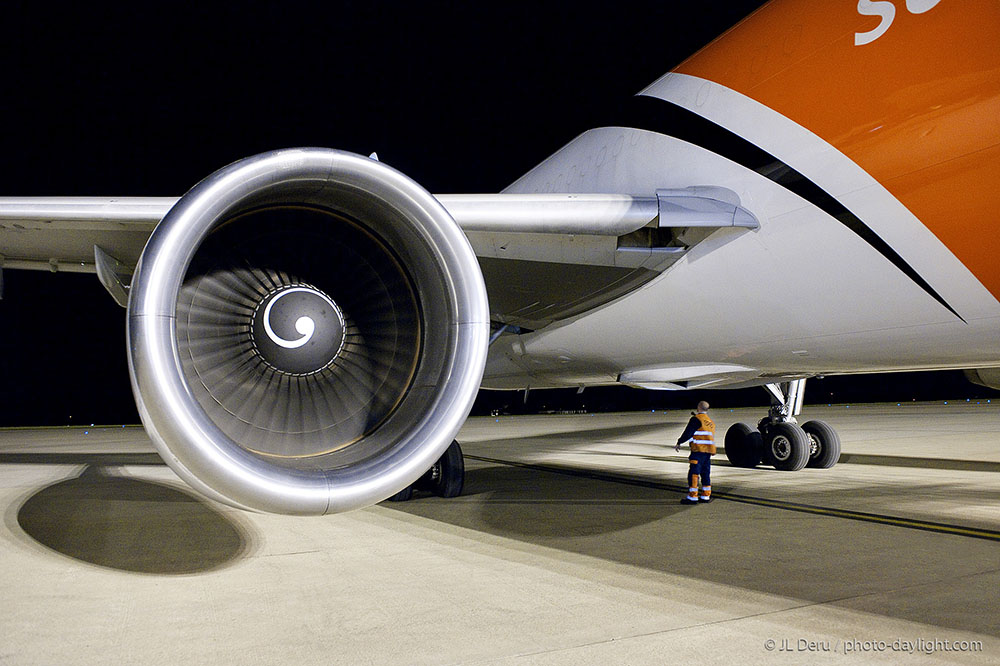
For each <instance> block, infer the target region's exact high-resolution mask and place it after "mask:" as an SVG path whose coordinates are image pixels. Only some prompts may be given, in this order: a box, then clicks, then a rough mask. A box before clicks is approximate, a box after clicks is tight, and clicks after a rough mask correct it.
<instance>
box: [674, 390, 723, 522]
mask: <svg viewBox="0 0 1000 666" xmlns="http://www.w3.org/2000/svg"><path fill="white" fill-rule="evenodd" d="M707 412H708V403H707V402H705V401H704V400H702V401H701V402H699V403H698V410H697V411H695V412H692V413H691V420H690V421H688V424H687V427H686V428H684V433H683V434H682V435H681V436H680V439H678V440H677V446H675V447H674V451H680V450H681V444H687V443H688V442H691V455H690V456H689V457H688V462H689V463H691V464H690V465H688V494H687V497H685V498H684V499H682V500H681V504H698V503H699V502H711V501H712V478H711V473H712V456H714V455H715V423H714V422H713V421H712V419H710V418H708V413H707ZM699 486H700V487H701V494H700V495H699V494H698V488H699Z"/></svg>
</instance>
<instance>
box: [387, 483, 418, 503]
mask: <svg viewBox="0 0 1000 666" xmlns="http://www.w3.org/2000/svg"><path fill="white" fill-rule="evenodd" d="M412 497H413V486H406V487H405V488H403V489H402V490H400V491H399V492H398V493H396V494H395V495H393V496H392V497H390V498H388V500H389V501H390V502H408V501H410V498H412Z"/></svg>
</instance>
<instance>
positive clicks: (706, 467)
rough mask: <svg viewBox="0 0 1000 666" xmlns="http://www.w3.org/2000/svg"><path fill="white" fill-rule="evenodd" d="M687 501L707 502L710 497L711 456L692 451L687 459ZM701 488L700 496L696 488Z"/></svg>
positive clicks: (702, 452) (703, 452) (704, 452)
mask: <svg viewBox="0 0 1000 666" xmlns="http://www.w3.org/2000/svg"><path fill="white" fill-rule="evenodd" d="M688 462H689V463H690V465H688V467H689V469H688V499H690V500H698V499H703V500H707V499H709V498H710V497H711V496H712V454H711V453H708V452H706V451H692V452H691V455H690V456H689V457H688ZM699 486H701V496H700V497H699V495H698V487H699Z"/></svg>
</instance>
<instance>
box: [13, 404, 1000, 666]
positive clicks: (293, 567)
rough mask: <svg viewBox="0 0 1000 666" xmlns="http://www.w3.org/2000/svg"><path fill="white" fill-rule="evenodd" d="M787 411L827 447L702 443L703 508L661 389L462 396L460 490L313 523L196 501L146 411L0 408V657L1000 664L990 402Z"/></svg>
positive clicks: (745, 413) (998, 413) (997, 514)
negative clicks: (641, 394)
mask: <svg viewBox="0 0 1000 666" xmlns="http://www.w3.org/2000/svg"><path fill="white" fill-rule="evenodd" d="M712 416H713V418H714V419H715V421H716V423H717V425H718V427H719V432H720V440H721V434H722V433H724V432H725V429H726V428H727V427H728V426H729V425H730V424H731V423H733V422H735V421H737V420H742V421H744V422H748V423H754V422H755V421H756V420H757V419H758V418H759V417H760V416H762V412H761V410H760V409H759V408H758V409H753V410H732V411H730V410H728V409H727V410H713V411H712ZM803 416H804V417H805V418H804V419H802V420H807V419H810V418H821V419H824V420H827V421H828V422H829V423H830V424H831V425H833V426H834V427H835V428H837V429H838V431H839V432H840V434H841V437H842V439H843V444H844V454H843V456H842V458H841V462H840V463H839V464H838V465H837V466H836V467H834V468H833V469H830V470H813V469H805V470H801V471H799V472H778V471H775V470H773V469H770V468H759V469H754V470H746V469H737V468H733V467H730V466H728V464H727V463H726V459H725V456H724V455H719V456H716V458H715V465H714V466H713V479H712V486H713V490H714V492H715V495H716V498H717V499H716V500H715V501H713V502H712V503H710V504H707V505H700V506H693V507H687V506H682V505H680V504H679V503H678V502H679V500H680V498H681V497H682V495H683V488H684V486H685V485H686V483H685V480H684V474H685V473H686V468H687V462H686V456H685V455H684V454H683V453H682V454H677V453H674V451H673V448H672V446H671V445H672V443H673V442H674V440H676V438H677V436H678V435H679V434H680V432H681V430H682V429H683V426H684V424H685V423H686V421H687V418H688V412H686V411H672V412H662V411H658V412H655V413H633V414H612V415H571V416H561V415H560V416H537V417H500V418H498V419H494V418H476V419H470V421H469V422H468V423H467V424H466V426H465V428H464V429H463V431H462V434H461V436H460V441H461V442H462V446H463V449H464V451H465V453H466V465H467V471H468V474H467V478H466V490H465V493H464V494H463V495H462V496H461V497H459V498H456V499H452V500H442V499H439V498H436V497H429V496H418V498H417V499H415V500H413V501H410V502H406V503H383V504H381V505H378V506H374V507H370V508H368V509H364V510H361V511H356V512H353V513H349V514H342V515H336V516H326V517H320V518H296V517H286V516H272V515H259V514H250V513H245V512H242V511H237V510H233V509H230V508H228V507H224V506H220V505H218V504H215V503H213V502H211V501H209V500H206V499H202V498H201V497H199V496H197V495H196V494H195V493H194V491H192V490H190V489H188V488H187V486H185V485H184V484H183V483H182V482H181V481H179V480H178V479H177V477H176V476H175V475H174V474H173V473H172V472H171V471H170V470H169V468H167V467H166V466H164V465H163V464H162V462H161V461H160V459H159V457H158V456H157V455H156V453H155V452H154V451H153V449H152V446H151V444H150V443H149V441H148V439H147V438H146V436H145V433H144V432H143V431H142V429H141V428H131V427H130V428H88V429H83V428H71V429H62V428H59V429H42V430H22V429H8V430H0V511H2V512H3V516H4V524H3V527H2V528H0V592H2V595H3V600H4V604H3V606H4V610H3V612H2V613H0V664H51V663H73V664H98V663H100V664H104V663H108V662H121V663H143V664H159V663H163V664H178V663H183V664H202V663H205V664H220V663H227V664H228V663H232V664H286V663H295V664H574V665H575V664H609V663H610V664H660V663H677V662H685V663H699V664H704V663H748V664H754V663H780V664H800V663H866V664H867V663H873V662H874V663H914V664H922V663H997V662H998V661H1000V603H998V601H997V598H998V597H997V589H998V587H1000V585H998V584H1000V404H986V403H985V402H984V403H983V404H976V403H965V402H963V403H960V404H955V403H952V404H949V405H944V404H934V405H931V404H903V405H901V406H898V407H897V406H896V404H895V403H893V404H891V405H862V406H857V405H852V406H850V407H846V406H832V407H823V408H820V407H812V406H807V407H806V412H805V414H804V415H803Z"/></svg>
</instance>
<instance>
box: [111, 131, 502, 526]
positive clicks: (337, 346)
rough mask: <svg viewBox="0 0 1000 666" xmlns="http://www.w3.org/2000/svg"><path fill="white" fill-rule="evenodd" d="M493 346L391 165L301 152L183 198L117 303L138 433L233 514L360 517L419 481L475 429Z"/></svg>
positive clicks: (471, 293)
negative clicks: (461, 435) (142, 430)
mask: <svg viewBox="0 0 1000 666" xmlns="http://www.w3.org/2000/svg"><path fill="white" fill-rule="evenodd" d="M488 335H489V308H488V305H487V301H486V289H485V287H484V285H483V278H482V274H481V272H480V269H479V264H478V262H477V261H476V257H475V254H474V253H473V251H472V248H471V246H470V245H469V242H468V240H467V239H466V237H465V234H464V233H463V232H462V230H461V229H460V228H459V227H458V225H457V224H456V223H455V221H454V220H453V219H452V218H451V216H450V215H449V214H448V212H447V210H445V208H444V207H443V206H442V205H441V204H440V203H439V202H438V201H437V200H436V199H435V198H434V197H433V196H432V195H431V194H429V193H428V192H427V191H426V190H424V189H423V188H422V187H420V186H419V185H418V184H417V183H415V182H414V181H412V180H411V179H409V178H407V177H406V176H405V175H403V174H401V173H399V172H398V171H396V170H394V169H392V168H390V167H388V166H385V165H384V164H381V163H379V162H377V161H374V160H372V159H369V158H365V157H362V156H359V155H354V154H351V153H345V152H340V151H334V150H327V149H318V148H304V149H293V150H282V151H276V152H272V153H265V154H262V155H257V156H255V157H250V158H247V159H245V160H242V161H240V162H237V163H235V164H232V165H230V166H228V167H226V168H224V169H221V170H220V171H218V172H216V173H214V174H213V175H211V176H209V177H208V178H206V179H205V180H203V181H202V182H201V183H199V184H198V185H196V186H195V187H194V188H193V189H192V190H191V191H189V192H188V193H187V194H185V195H184V196H183V197H182V198H181V199H180V200H179V201H178V202H177V204H176V205H175V206H174V207H173V208H172V209H171V210H170V212H169V213H168V214H167V215H166V217H165V218H164V219H163V221H162V222H160V224H159V225H158V226H157V228H156V230H155V231H154V232H153V235H152V236H151V237H150V239H149V242H148V243H147V245H146V248H145V250H144V251H143V254H142V258H141V260H140V262H139V265H138V267H137V268H136V272H135V275H134V277H133V282H132V290H131V294H130V298H129V306H128V338H129V369H130V374H131V379H132V388H133V392H134V393H135V397H136V402H137V404H138V407H139V413H140V415H141V416H142V421H143V424H144V425H145V427H146V431H147V432H148V433H149V435H150V437H151V438H152V440H153V442H154V444H155V445H156V447H157V448H158V450H159V452H160V454H161V455H162V456H163V458H164V460H165V461H166V462H167V464H169V465H170V467H172V468H173V469H174V471H175V472H177V474H178V475H180V476H181V478H183V479H184V480H185V481H187V482H188V483H190V484H191V485H192V486H194V487H195V488H196V489H198V490H200V491H201V492H203V493H204V494H206V495H208V496H209V497H212V498H214V499H217V500H220V501H223V502H226V503H228V504H231V505H233V506H237V507H241V508H246V509H254V510H261V511H271V512H276V513H293V514H322V513H334V512H339V511H346V510H350V509H355V508H359V507H363V506H366V505H369V504H373V503H375V502H378V501H381V500H383V499H385V498H386V497H389V496H391V495H393V494H394V493H396V492H397V491H399V490H401V489H402V488H405V487H406V486H407V485H409V484H410V483H412V482H413V481H415V480H416V479H417V478H418V477H420V476H421V475H422V474H423V473H424V472H425V471H427V470H428V469H429V468H430V467H431V466H432V465H433V464H434V462H435V461H436V460H437V459H438V458H439V457H440V456H441V455H442V453H443V452H444V451H445V449H446V448H447V447H448V445H449V443H450V442H451V440H452V439H453V438H454V437H455V435H456V434H457V432H458V430H459V428H460V427H461V425H462V423H463V422H464V420H465V418H466V417H467V416H468V413H469V410H470V409H471V407H472V402H473V400H474V399H475V396H476V392H477V390H478V388H479V384H480V381H481V379H482V374H483V367H484V364H485V361H486V348H487V340H488Z"/></svg>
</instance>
